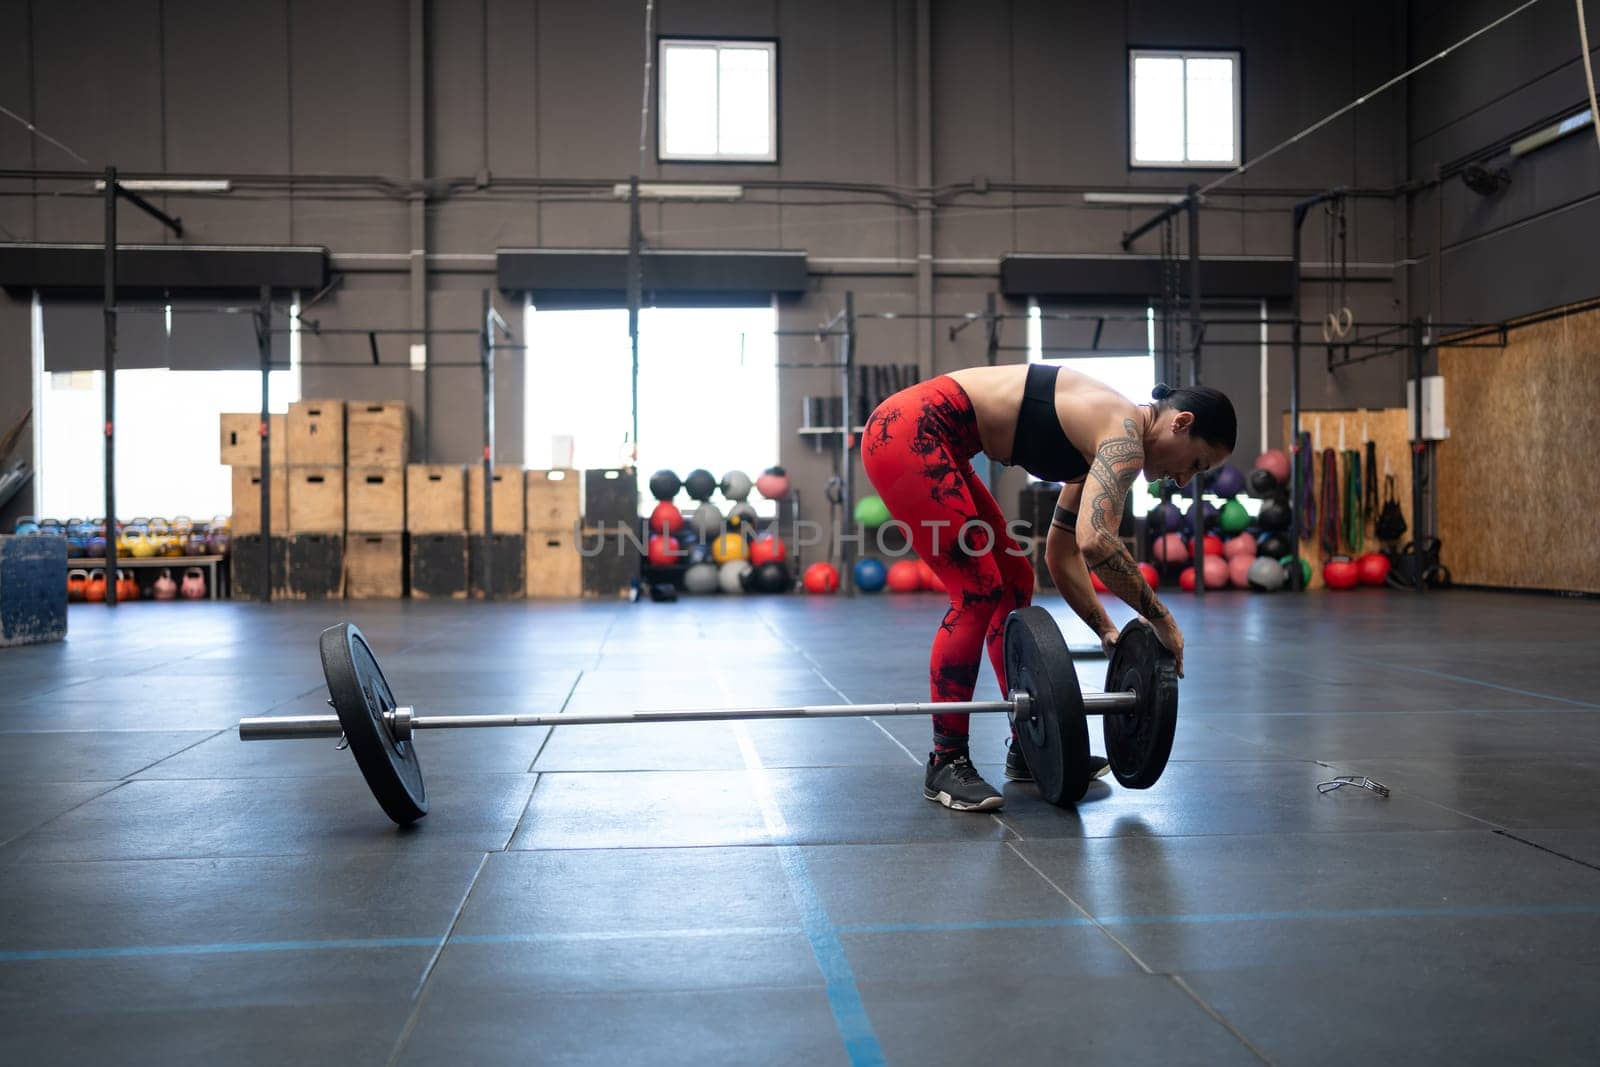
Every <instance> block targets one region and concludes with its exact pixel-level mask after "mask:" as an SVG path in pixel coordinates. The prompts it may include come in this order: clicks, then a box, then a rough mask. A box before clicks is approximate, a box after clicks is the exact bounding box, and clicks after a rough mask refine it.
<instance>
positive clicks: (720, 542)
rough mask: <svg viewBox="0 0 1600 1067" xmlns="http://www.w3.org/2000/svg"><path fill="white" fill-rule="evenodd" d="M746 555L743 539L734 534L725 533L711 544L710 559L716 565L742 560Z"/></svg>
mask: <svg viewBox="0 0 1600 1067" xmlns="http://www.w3.org/2000/svg"><path fill="white" fill-rule="evenodd" d="M747 554H748V553H747V551H746V548H745V543H744V538H742V537H740V536H739V535H738V534H736V533H725V534H723V535H722V536H721V537H718V538H717V539H716V540H715V541H713V542H711V558H712V559H714V560H716V561H717V562H718V563H727V562H729V561H730V560H738V559H744V558H745V556H746V555H747Z"/></svg>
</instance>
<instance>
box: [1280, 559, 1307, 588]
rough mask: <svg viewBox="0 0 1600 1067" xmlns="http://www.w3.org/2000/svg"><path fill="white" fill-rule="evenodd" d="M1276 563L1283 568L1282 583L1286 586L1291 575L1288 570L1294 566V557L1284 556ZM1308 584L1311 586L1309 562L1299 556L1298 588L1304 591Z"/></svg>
mask: <svg viewBox="0 0 1600 1067" xmlns="http://www.w3.org/2000/svg"><path fill="white" fill-rule="evenodd" d="M1278 563H1279V564H1280V565H1281V566H1282V567H1283V578H1284V583H1285V584H1288V582H1289V575H1290V574H1291V573H1293V572H1291V571H1290V569H1289V568H1290V567H1291V566H1293V565H1294V557H1293V556H1284V557H1283V558H1282V559H1280V560H1278ZM1310 584H1311V561H1310V560H1309V559H1306V558H1305V557H1304V556H1301V557H1300V588H1302V589H1304V588H1305V587H1306V586H1308V585H1310Z"/></svg>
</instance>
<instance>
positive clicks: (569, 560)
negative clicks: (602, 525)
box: [526, 467, 583, 598]
mask: <svg viewBox="0 0 1600 1067" xmlns="http://www.w3.org/2000/svg"><path fill="white" fill-rule="evenodd" d="M582 473H583V472H581V471H576V470H571V469H566V468H559V467H558V468H553V469H551V470H531V471H528V472H527V512H528V519H527V521H528V532H527V567H526V584H527V591H528V596H530V597H552V598H576V597H578V596H580V595H581V594H582V592H583V557H582V556H580V555H579V554H578V531H579V523H578V518H579V513H580V499H579V494H580V489H579V481H578V479H579V478H580V477H581V475H582Z"/></svg>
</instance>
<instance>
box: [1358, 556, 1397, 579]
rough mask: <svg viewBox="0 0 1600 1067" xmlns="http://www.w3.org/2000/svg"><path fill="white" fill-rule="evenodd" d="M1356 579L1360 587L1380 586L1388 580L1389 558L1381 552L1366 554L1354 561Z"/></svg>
mask: <svg viewBox="0 0 1600 1067" xmlns="http://www.w3.org/2000/svg"><path fill="white" fill-rule="evenodd" d="M1356 577H1357V578H1358V579H1359V580H1360V582H1361V584H1362V585H1382V584H1383V583H1384V582H1386V581H1388V579H1389V557H1388V556H1385V555H1384V554H1383V553H1382V552H1368V553H1367V554H1366V555H1364V556H1362V557H1361V558H1360V559H1358V560H1356Z"/></svg>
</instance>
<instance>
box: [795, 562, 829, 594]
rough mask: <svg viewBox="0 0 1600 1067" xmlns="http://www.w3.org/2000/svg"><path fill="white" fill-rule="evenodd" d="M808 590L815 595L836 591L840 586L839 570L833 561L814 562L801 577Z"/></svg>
mask: <svg viewBox="0 0 1600 1067" xmlns="http://www.w3.org/2000/svg"><path fill="white" fill-rule="evenodd" d="M800 581H801V584H802V585H804V586H805V587H806V592H808V593H812V594H814V595H821V594H824V593H832V592H836V591H837V590H838V588H839V570H838V568H836V567H835V566H834V565H833V564H831V563H813V564H812V565H811V566H809V567H807V568H806V573H805V575H804V576H803V577H802V578H801V579H800Z"/></svg>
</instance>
